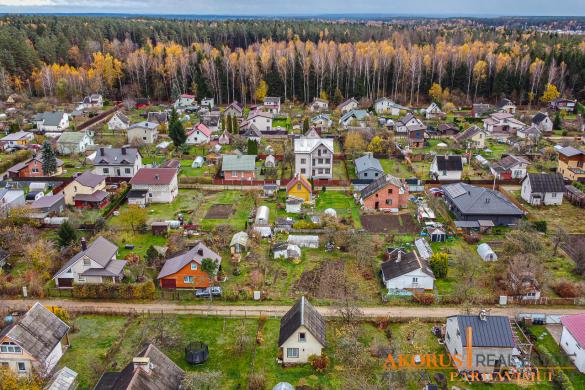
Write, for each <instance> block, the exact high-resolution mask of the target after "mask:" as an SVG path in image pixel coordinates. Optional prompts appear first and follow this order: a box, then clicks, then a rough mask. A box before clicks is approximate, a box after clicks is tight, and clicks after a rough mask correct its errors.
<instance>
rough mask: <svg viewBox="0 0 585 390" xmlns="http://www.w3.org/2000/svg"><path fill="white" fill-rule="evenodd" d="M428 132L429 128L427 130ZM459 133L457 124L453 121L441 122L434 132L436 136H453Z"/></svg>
mask: <svg viewBox="0 0 585 390" xmlns="http://www.w3.org/2000/svg"><path fill="white" fill-rule="evenodd" d="M428 131H429V132H430V129H429V130H428ZM458 133H459V126H457V125H456V124H455V123H441V124H440V125H439V126H437V128H436V129H435V134H436V135H437V136H440V137H442V136H454V135H456V134H458Z"/></svg>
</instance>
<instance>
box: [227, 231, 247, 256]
mask: <svg viewBox="0 0 585 390" xmlns="http://www.w3.org/2000/svg"><path fill="white" fill-rule="evenodd" d="M247 250H248V233H246V232H238V233H236V234H234V235H233V236H232V239H231V241H230V252H231V254H232V256H241V254H242V253H245V252H246V251H247Z"/></svg>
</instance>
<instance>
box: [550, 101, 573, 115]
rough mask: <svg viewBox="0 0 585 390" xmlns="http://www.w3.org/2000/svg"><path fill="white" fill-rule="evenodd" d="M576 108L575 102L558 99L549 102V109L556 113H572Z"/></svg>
mask: <svg viewBox="0 0 585 390" xmlns="http://www.w3.org/2000/svg"><path fill="white" fill-rule="evenodd" d="M576 107H577V101H576V100H570V99H564V98H560V99H556V100H553V101H552V102H550V108H551V109H553V110H557V111H566V112H573V111H575V108H576Z"/></svg>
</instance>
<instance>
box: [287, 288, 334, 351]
mask: <svg viewBox="0 0 585 390" xmlns="http://www.w3.org/2000/svg"><path fill="white" fill-rule="evenodd" d="M300 326H304V327H305V328H307V330H308V331H309V332H311V334H312V335H313V337H315V338H316V339H317V341H319V343H320V344H321V345H322V346H326V345H327V343H326V341H325V318H323V316H322V315H321V314H320V313H319V312H318V311H317V309H315V308H314V307H313V305H311V304H310V303H309V301H308V300H307V299H306V298H305V297H304V296H302V297H301V299H299V300H298V301H297V302H296V303H295V304H294V306H293V307H291V309H290V310H289V311H288V312H287V313H286V314H285V315H284V316H283V317H282V318H281V320H280V335H279V337H278V345H279V346H282V344H284V342H285V341H286V340H288V338H289V337H290V336H291V335H292V334H293V333H294V332H295V331H296V330H297V329H298V328H299V327H300Z"/></svg>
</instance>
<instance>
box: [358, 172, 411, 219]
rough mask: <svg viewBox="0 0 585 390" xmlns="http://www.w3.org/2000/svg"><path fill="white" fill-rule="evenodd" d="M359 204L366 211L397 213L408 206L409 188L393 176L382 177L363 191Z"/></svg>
mask: <svg viewBox="0 0 585 390" xmlns="http://www.w3.org/2000/svg"><path fill="white" fill-rule="evenodd" d="M359 202H360V204H361V205H362V207H363V208H364V209H366V210H381V211H392V212H397V211H398V210H399V209H401V208H404V207H406V206H408V186H407V185H406V182H404V181H403V180H401V179H398V178H396V177H394V176H392V175H382V177H380V178H378V179H376V180H374V181H373V182H371V183H370V184H368V185H367V186H366V187H365V188H364V189H363V190H361V192H360V195H359Z"/></svg>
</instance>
